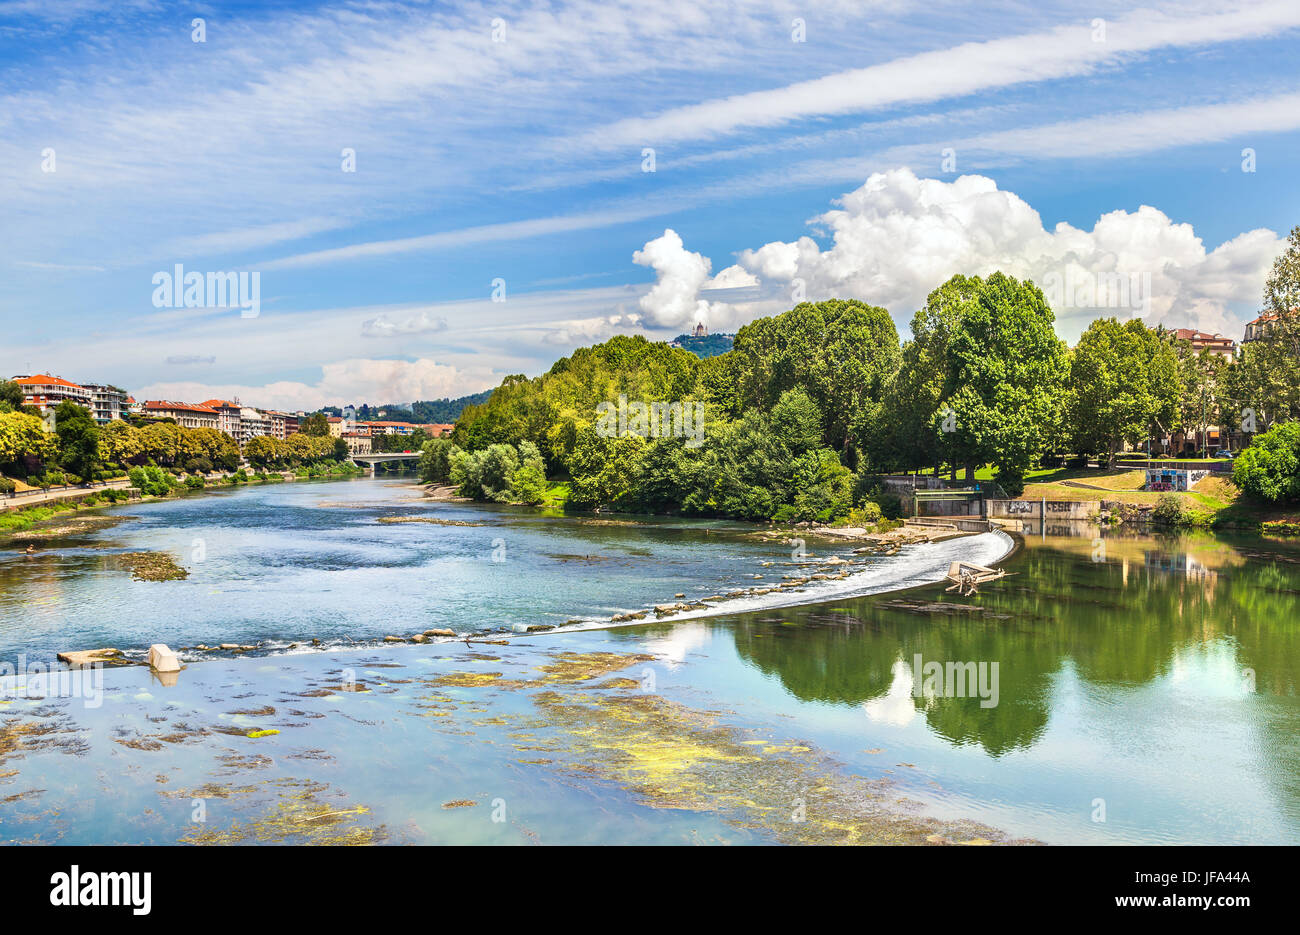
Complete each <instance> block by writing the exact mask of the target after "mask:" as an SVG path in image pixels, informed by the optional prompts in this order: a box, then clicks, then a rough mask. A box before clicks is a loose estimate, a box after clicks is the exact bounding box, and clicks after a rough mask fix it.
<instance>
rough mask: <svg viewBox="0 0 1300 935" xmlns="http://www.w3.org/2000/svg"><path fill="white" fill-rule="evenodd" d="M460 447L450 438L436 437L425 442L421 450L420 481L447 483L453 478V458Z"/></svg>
mask: <svg viewBox="0 0 1300 935" xmlns="http://www.w3.org/2000/svg"><path fill="white" fill-rule="evenodd" d="M458 451H460V449H459V448H457V447H456V445H455V444H454V443H453V442H452V440H451V439H450V438H434V439H430V440H429V441H427V442H425V443H424V447H423V448H422V449H421V450H420V461H419V472H420V481H421V483H425V484H445V483H447V482H448V481H450V480H451V459H452V457H453V455H455V453H456V452H458Z"/></svg>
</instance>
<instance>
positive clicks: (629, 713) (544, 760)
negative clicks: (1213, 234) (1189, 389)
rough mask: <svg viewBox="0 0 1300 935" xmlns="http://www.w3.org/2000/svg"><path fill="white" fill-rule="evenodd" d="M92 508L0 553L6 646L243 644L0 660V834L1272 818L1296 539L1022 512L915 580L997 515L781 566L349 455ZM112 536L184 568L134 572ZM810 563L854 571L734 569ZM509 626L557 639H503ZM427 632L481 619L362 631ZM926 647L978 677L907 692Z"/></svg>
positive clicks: (1140, 833) (724, 529) (692, 527)
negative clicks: (690, 608) (435, 491)
mask: <svg viewBox="0 0 1300 935" xmlns="http://www.w3.org/2000/svg"><path fill="white" fill-rule="evenodd" d="M106 515H110V516H118V517H130V518H124V519H121V520H120V521H118V522H115V523H107V524H101V525H100V526H98V527H96V526H90V527H89V528H80V527H78V526H76V525H75V524H74V525H68V524H63V526H64V528H63V529H62V530H56V531H55V532H56V533H57V534H51V533H48V532H47V533H43V534H35V533H33V534H29V536H28V537H27V538H25V539H21V540H17V541H11V542H9V543H6V544H4V545H0V659H3V660H4V662H5V663H6V664H7V665H10V666H18V665H26V666H28V668H29V670H30V668H31V667H32V666H33V665H39V664H40V663H42V662H48V661H49V660H50V659H52V657H53V654H54V653H55V652H57V651H59V650H62V649H66V648H91V647H97V646H105V645H112V646H117V647H119V648H122V649H124V650H127V651H129V652H138V651H140V650H142V649H143V648H144V647H146V646H147V645H148V644H149V643H152V642H159V641H161V642H166V643H169V644H170V645H173V646H183V647H193V646H194V645H195V644H197V643H205V642H206V643H208V644H216V643H222V642H226V643H247V644H257V645H258V646H259V649H258V651H256V652H254V653H250V654H247V655H245V656H242V657H229V656H222V657H218V658H213V657H211V656H206V657H205V654H203V653H199V652H195V651H192V650H187V651H186V653H185V655H186V658H187V660H188V661H190V664H189V665H188V666H187V668H186V669H185V670H184V671H183V672H181V673H180V674H179V677H178V678H175V679H167V680H160V679H159V678H158V677H157V676H155V675H153V674H151V673H150V672H149V671H148V670H147V669H145V668H142V667H128V668H121V669H110V670H106V671H104V672H103V673H102V675H101V676H100V678H101V682H100V683H99V684H98V685H97V686H92V687H93V688H94V690H93V691H91V690H89V689H88V690H86V691H81V692H77V691H67V690H62V689H61V690H56V691H53V692H51V691H50V689H49V683H48V681H47V682H45V683H42V682H41V677H40V676H39V674H37V675H33V674H31V673H30V671H29V673H28V674H27V675H26V676H24V675H22V674H19V675H16V676H11V677H8V678H4V679H0V688H4V689H5V692H4V693H2V694H0V839H4V840H9V841H29V842H32V841H59V842H65V843H77V842H90V843H100V842H121V843H129V842H143V843H172V842H176V841H186V842H193V843H223V842H238V843H243V842H252V843H258V842H279V841H286V842H298V841H306V840H319V841H322V842H335V841H338V842H355V843H371V842H374V843H381V842H387V843H448V842H458V843H459V842H482V843H537V842H540V843H570V842H574V843H576V842H591V843H596V842H623V843H683V842H731V843H783V842H790V843H798V842H818V843H821V842H834V841H839V840H845V841H894V840H901V841H917V842H925V841H930V842H940V841H948V840H952V841H957V842H961V841H965V840H978V841H983V840H994V841H997V840H1036V841H1043V842H1046V843H1291V844H1294V843H1297V842H1300V788H1298V785H1300V780H1298V779H1297V777H1300V730H1298V729H1297V728H1300V702H1297V698H1296V670H1297V660H1300V645H1297V643H1298V642H1300V614H1297V611H1296V607H1297V605H1296V596H1297V593H1300V549H1297V548H1296V547H1295V546H1294V545H1287V544H1285V543H1280V542H1268V541H1265V540H1261V539H1240V540H1234V539H1229V538H1225V537H1220V536H1214V535H1212V534H1206V533H1202V534H1196V535H1190V536H1182V537H1173V538H1170V537H1156V536H1151V535H1139V534H1125V533H1112V532H1107V533H1105V534H1104V535H1103V534H1101V533H1099V532H1098V531H1097V530H1096V529H1091V528H1088V527H1083V528H1080V529H1073V530H1071V529H1061V530H1048V534H1046V535H1043V534H1041V533H1040V534H1035V535H1026V536H1025V537H1023V539H1021V540H1020V541H1019V543H1018V548H1017V551H1015V553H1014V554H1012V555H1011V556H1010V557H1009V558H1008V559H1007V560H1006V563H1005V564H1006V567H1007V569H1008V571H1010V572H1012V574H1011V575H1010V576H1009V577H1007V578H1005V579H1003V580H1002V581H1000V582H996V583H993V584H990V585H987V586H985V587H984V588H983V589H982V590H981V593H979V594H978V595H974V596H972V597H969V598H960V597H957V596H955V595H952V594H947V593H945V592H944V590H943V586H942V585H935V584H929V583H925V582H933V581H936V580H937V579H938V577H939V575H940V574H941V573H942V570H943V569H944V568H946V566H947V563H948V562H949V561H951V560H952V559H954V558H968V559H970V560H974V561H980V562H989V561H993V560H996V558H997V557H998V556H999V555H1001V554H1002V552H1004V551H1005V550H1006V548H1007V547H1008V542H1007V540H1006V539H1005V537H1002V536H1001V535H1000V534H989V535H985V536H979V537H970V538H964V539H958V540H952V541H950V542H946V543H938V544H934V545H929V546H922V547H911V548H908V549H905V550H904V551H903V552H902V553H900V554H899V555H894V556H882V557H863V556H854V555H853V554H852V552H851V549H850V548H849V547H846V546H844V545H839V546H838V547H837V546H835V545H834V544H831V543H821V542H814V541H812V540H809V541H808V543H807V545H806V550H807V552H809V553H811V554H809V555H806V556H800V555H794V554H792V549H791V546H789V545H786V544H782V543H779V542H765V541H762V540H760V539H757V538H755V537H754V536H753V535H752V534H751V533H752V530H751V529H750V528H749V527H744V526H741V525H739V524H728V523H721V522H716V521H708V522H706V521H682V520H663V519H658V520H655V519H628V518H625V517H563V518H558V517H546V516H542V515H539V514H537V513H535V512H531V511H525V510H517V509H511V508H505V507H483V506H478V505H470V504H452V503H434V502H430V501H427V500H423V499H421V498H420V497H419V493H418V491H416V490H412V489H410V488H408V487H405V486H402V485H401V484H398V483H394V482H391V481H379V480H371V479H365V480H355V481H349V482H328V483H292V484H284V485H265V486H257V487H250V488H240V489H234V490H223V491H220V492H217V493H213V494H205V495H202V496H195V497H189V498H185V499H181V500H174V501H163V502H156V503H149V504H134V505H130V506H127V507H123V508H118V510H117V511H116V512H115V513H109V514H106ZM395 518H396V519H412V518H416V519H420V520H429V519H433V520H436V521H437V522H424V521H421V522H391V520H392V519H395ZM384 519H388V520H390V521H387V522H385V521H383V520H384ZM449 523H454V524H457V525H450V524H449ZM459 524H469V525H459ZM56 525H58V524H56ZM29 541H30V542H32V544H33V545H35V546H36V551H35V552H33V553H31V554H28V553H26V552H25V551H24V550H25V547H26V544H27V543H28V542H29ZM127 551H162V552H167V553H168V554H170V555H171V556H172V557H173V558H175V559H176V561H177V562H178V563H179V564H180V565H182V566H184V567H185V568H186V569H188V570H189V572H190V574H189V577H188V578H186V579H184V580H179V581H137V580H133V579H132V578H131V576H130V575H129V574H128V573H126V572H125V571H124V570H123V568H122V567H121V566H120V563H118V562H117V561H115V559H114V556H115V555H116V554H118V553H121V552H127ZM832 555H835V556H839V557H842V558H843V559H845V560H848V561H850V562H853V564H852V565H851V566H828V565H827V564H824V563H825V562H826V560H827V559H828V558H829V557H830V556H832ZM814 566H815V567H814ZM815 568H821V569H822V570H824V571H827V572H836V569H842V568H850V569H851V570H850V573H849V574H848V575H847V576H845V577H838V576H837V575H833V576H828V577H827V578H826V579H824V580H818V581H812V582H809V583H808V584H807V585H805V587H804V588H802V589H800V590H798V591H795V592H793V593H790V592H789V591H788V590H783V591H773V592H771V593H768V594H755V593H752V592H753V590H754V589H761V588H765V587H770V586H772V585H774V584H776V583H778V582H779V581H781V579H782V576H783V575H793V574H807V573H808V572H809V571H810V570H815ZM838 573H839V574H842V571H840V572H838ZM755 575H760V576H762V577H759V578H756V577H754V576H755ZM909 586H910V587H909ZM891 587H893V588H908V590H905V591H898V590H889V589H890V588H891ZM742 590H743V591H745V592H746V593H745V594H744V596H741V597H738V598H737V599H735V600H733V601H731V602H727V603H722V604H720V605H718V606H715V607H714V608H712V609H711V610H710V611H708V612H707V614H705V615H697V616H696V617H694V618H692V619H673V620H664V621H658V622H650V623H645V624H641V625H636V626H630V627H620V628H614V629H593V627H594V626H595V625H597V624H598V623H599V624H601V625H603V624H604V623H606V622H607V621H608V618H609V616H610V615H612V614H614V613H618V612H625V611H636V610H644V609H646V608H647V607H649V606H651V605H653V604H656V603H664V602H672V601H673V600H674V594H677V593H682V594H685V595H687V597H688V598H690V599H695V598H700V597H704V596H711V595H717V594H726V593H728V592H733V591H742ZM886 591H887V593H883V592H886ZM792 602H800V604H799V606H788V605H789V604H791V603H792ZM804 602H806V603H804ZM783 605H786V606H783ZM650 619H651V620H653V614H652V615H651V618H650ZM570 621H573V622H570ZM566 622H567V626H566ZM539 623H542V624H554V625H559V626H560V627H561V629H560V630H558V631H552V632H547V633H533V634H527V635H522V634H519V633H516V632H514V631H517V630H519V629H522V628H523V627H525V626H527V625H529V624H539ZM431 627H448V628H450V629H453V630H456V631H457V632H462V633H467V632H471V631H473V632H476V633H478V634H480V638H481V639H497V638H499V639H500V640H501V642H474V643H471V644H467V643H465V642H454V641H451V642H443V643H438V644H428V645H409V644H407V645H395V646H394V645H377V644H376V643H375V642H374V641H377V640H380V639H382V637H383V636H384V635H387V634H411V633H417V632H420V631H422V630H424V629H428V628H431ZM566 629H567V630H568V631H569V632H566ZM313 638H315V639H318V640H320V643H319V645H317V646H315V647H310V646H309V641H310V640H312V639H313ZM295 644H296V645H295ZM309 649H310V650H311V651H309ZM936 662H937V663H939V664H940V668H941V669H942V667H943V665H944V664H952V663H956V664H958V665H959V666H969V668H970V670H971V671H979V672H981V673H982V674H983V675H985V676H986V678H985V682H981V683H979V688H980V690H979V691H976V683H975V682H971V683H969V684H968V685H967V686H966V687H965V689H963V688H962V687H961V685H960V684H958V685H957V687H956V688H954V687H953V685H952V684H951V683H944V682H943V681H942V680H941V681H940V682H939V683H938V684H937V685H936V684H934V683H930V684H926V683H925V682H924V674H925V673H926V672H927V671H929V670H927V669H925V668H924V666H925V664H926V663H936ZM994 666H996V668H994ZM11 671H12V670H11ZM42 684H44V685H45V689H44V690H41V685H42ZM988 689H993V691H992V692H990V691H989V690H988ZM44 695H53V697H44ZM991 702H992V703H991ZM263 731H274V732H275V733H263Z"/></svg>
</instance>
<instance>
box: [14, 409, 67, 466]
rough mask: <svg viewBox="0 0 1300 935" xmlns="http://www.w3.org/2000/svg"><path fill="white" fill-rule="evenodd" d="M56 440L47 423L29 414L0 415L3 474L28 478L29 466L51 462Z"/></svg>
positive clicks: (55, 448)
mask: <svg viewBox="0 0 1300 935" xmlns="http://www.w3.org/2000/svg"><path fill="white" fill-rule="evenodd" d="M56 441H57V437H56V436H53V435H51V434H49V433H48V432H47V431H46V430H45V422H44V421H43V420H41V419H39V418H37V417H36V416H33V415H30V414H28V413H26V412H17V411H14V412H0V470H3V471H5V472H12V473H13V474H15V475H18V476H26V474H27V469H28V467H29V466H30V462H36V463H39V462H42V461H46V460H48V459H49V458H52V457H53V456H54V454H55V452H56V451H57V446H56Z"/></svg>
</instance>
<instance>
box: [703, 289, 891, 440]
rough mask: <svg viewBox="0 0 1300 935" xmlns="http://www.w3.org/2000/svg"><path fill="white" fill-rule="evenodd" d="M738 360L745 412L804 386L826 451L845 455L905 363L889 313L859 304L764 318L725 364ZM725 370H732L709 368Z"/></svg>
mask: <svg viewBox="0 0 1300 935" xmlns="http://www.w3.org/2000/svg"><path fill="white" fill-rule="evenodd" d="M733 355H734V357H735V362H734V364H731V366H732V367H733V368H734V374H735V379H736V381H737V386H736V392H737V396H738V397H739V400H740V402H741V404H742V405H743V406H746V407H749V406H757V407H759V408H762V409H771V408H772V407H773V406H774V405H775V404H776V402H777V400H779V399H780V398H781V395H782V394H783V393H785V392H786V391H787V390H790V389H794V388H795V387H801V388H802V389H803V390H804V391H805V392H806V393H807V395H808V396H809V398H811V399H812V400H813V402H815V403H816V404H817V407H818V409H819V410H820V413H821V417H822V421H823V426H822V429H823V435H822V437H823V440H824V442H825V444H826V446H827V447H830V448H835V449H837V450H838V451H840V452H842V453H845V454H847V453H848V452H849V447H850V443H851V441H852V440H853V436H854V432H853V429H854V427H855V425H859V424H861V422H862V421H863V420H864V419H868V420H869V419H870V418H871V415H872V413H873V412H874V410H876V409H877V408H878V407H879V406H880V404H881V401H882V399H883V397H884V391H885V387H886V386H887V384H888V382H889V380H890V378H891V377H892V376H893V374H894V373H895V372H896V371H897V370H898V366H899V363H900V351H899V346H898V329H897V328H895V327H894V321H893V319H892V318H890V317H889V313H888V312H887V311H885V310H884V309H883V308H878V307H876V306H872V305H867V304H865V303H863V302H859V301H857V300H855V299H848V300H845V299H830V300H828V301H825V302H816V303H813V302H803V303H800V304H799V305H796V306H795V307H794V308H793V309H791V310H790V311H788V312H786V313H784V314H782V315H777V316H776V317H775V318H760V319H757V320H756V321H754V322H751V323H750V324H748V325H746V326H745V327H743V328H741V329H740V331H739V333H737V335H736V340H735V344H734V345H733V347H732V350H731V351H730V352H729V353H728V354H724V355H722V357H721V358H720V359H724V360H725V359H727V358H730V357H731V356H733ZM720 366H727V364H715V365H711V368H710V369H712V368H715V367H720ZM859 441H860V442H862V441H863V440H862V439H859Z"/></svg>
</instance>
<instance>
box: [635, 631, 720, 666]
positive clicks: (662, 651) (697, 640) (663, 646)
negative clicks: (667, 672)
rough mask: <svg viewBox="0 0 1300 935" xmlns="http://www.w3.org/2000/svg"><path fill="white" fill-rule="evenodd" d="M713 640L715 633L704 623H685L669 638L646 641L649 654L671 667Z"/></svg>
mask: <svg viewBox="0 0 1300 935" xmlns="http://www.w3.org/2000/svg"><path fill="white" fill-rule="evenodd" d="M712 640H713V631H712V630H710V629H709V627H707V626H705V625H704V624H702V623H683V624H680V625H678V626H675V627H673V629H672V632H670V633H669V634H668V635H667V636H656V637H652V638H651V639H647V640H646V641H645V644H646V648H647V650H648V651H649V652H652V653H654V654H655V655H657V656H659V657H660V658H662V659H663V661H664V662H666V663H668V664H669V665H680V664H681V663H683V662H685V661H686V654H687V653H689V652H690V651H691V650H692V649H697V648H699V647H701V646H707V645H708V644H709V643H710V642H712Z"/></svg>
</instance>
